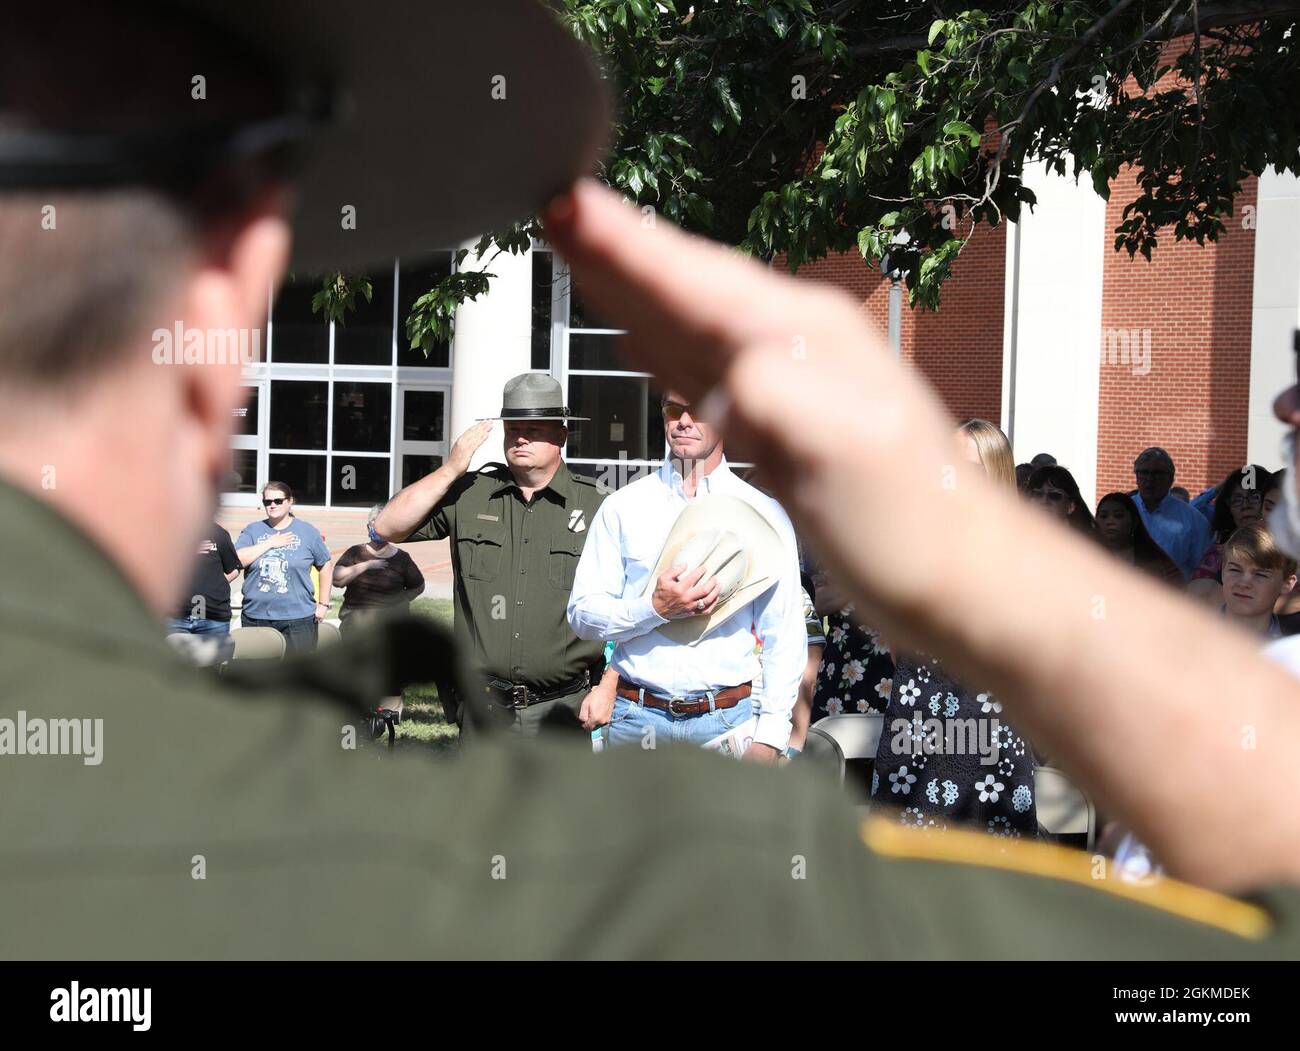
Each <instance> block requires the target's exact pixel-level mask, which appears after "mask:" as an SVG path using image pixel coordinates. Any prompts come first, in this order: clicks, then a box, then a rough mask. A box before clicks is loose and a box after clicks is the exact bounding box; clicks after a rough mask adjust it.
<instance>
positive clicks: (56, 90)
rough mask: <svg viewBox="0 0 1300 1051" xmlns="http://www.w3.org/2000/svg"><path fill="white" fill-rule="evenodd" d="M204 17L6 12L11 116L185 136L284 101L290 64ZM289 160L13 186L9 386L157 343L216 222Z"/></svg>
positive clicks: (71, 0) (2, 281) (4, 347)
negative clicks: (199, 89) (156, 179)
mask: <svg viewBox="0 0 1300 1051" xmlns="http://www.w3.org/2000/svg"><path fill="white" fill-rule="evenodd" d="M195 17H196V16H192V15H189V14H186V13H184V12H180V11H177V10H175V9H173V8H171V7H170V5H158V4H143V3H123V4H112V5H109V4H100V3H94V2H92V0H67V2H65V3H61V4H45V5H27V6H25V7H24V8H22V9H19V10H15V11H13V12H7V13H6V26H5V30H6V43H5V49H6V61H5V62H4V63H0V127H15V128H19V129H22V130H31V131H50V132H55V133H58V132H63V133H75V132H77V131H80V130H87V129H93V130H94V131H96V132H99V133H118V132H121V133H129V132H139V131H140V130H141V129H150V130H151V131H153V130H158V131H162V130H165V129H168V128H174V129H178V130H177V132H176V134H177V135H178V140H177V141H178V146H177V150H178V151H183V150H186V149H188V148H189V147H188V146H187V141H188V140H186V139H185V138H183V137H181V136H182V135H183V132H182V131H181V130H179V129H185V128H193V127H197V126H199V125H200V124H207V123H208V122H212V123H219V122H223V121H234V122H241V121H245V120H252V119H259V118H263V117H265V116H267V115H268V114H271V113H274V112H275V111H276V110H277V109H278V108H280V107H281V106H282V105H283V102H284V97H285V96H284V90H283V88H282V86H281V82H282V75H281V74H279V73H276V72H274V71H273V67H272V66H270V65H269V63H267V62H266V61H265V60H261V59H258V58H257V56H256V52H255V50H254V49H253V48H251V47H249V46H246V45H244V43H243V42H241V41H235V40H232V39H231V38H230V36H229V35H228V34H227V33H224V32H222V31H220V30H217V29H215V28H213V27H210V26H207V25H206V24H197V25H196V22H195ZM51 41H57V43H58V55H59V58H58V63H57V70H56V69H55V67H53V66H51V65H50V63H51V61H52V58H51V56H52V54H53V51H52V47H51ZM109 41H111V46H110V45H109V44H108V42H109ZM124 55H133V56H136V57H135V58H131V59H124V58H123V56H124ZM196 71H201V72H202V74H203V76H204V78H205V80H204V84H205V94H204V96H203V97H202V99H197V98H195V97H194V96H193V95H192V85H191V78H192V77H193V75H194V74H195V72H196ZM194 156H196V157H197V156H201V154H199V153H198V152H197V151H195V153H194ZM283 174H284V173H283V171H282V170H281V169H279V168H278V167H276V168H274V170H272V167H270V166H268V167H264V166H263V162H262V161H261V160H251V161H249V162H248V164H246V165H243V166H240V165H236V166H234V167H232V168H230V169H223V168H219V167H209V166H208V165H207V164H206V163H204V164H202V165H198V164H197V162H196V166H195V168H194V169H193V170H189V169H186V174H185V175H183V176H182V175H177V176H176V177H175V178H174V179H172V180H171V181H170V183H169V184H168V185H167V186H166V187H165V188H164V187H162V186H158V187H153V186H144V185H125V184H123V185H110V186H102V187H96V188H79V187H71V188H69V187H64V186H57V187H56V186H50V187H48V188H45V187H41V186H39V185H37V186H33V187H30V188H23V189H13V190H6V191H4V192H0V387H4V388H8V389H10V390H13V389H14V388H15V387H25V388H28V389H31V390H37V391H39V390H46V391H52V390H56V389H60V388H63V389H70V388H72V387H73V385H74V384H77V383H81V384H87V385H88V384H90V383H93V380H94V379H95V377H96V376H98V375H99V374H100V373H101V372H102V371H103V370H105V369H110V368H113V367H114V366H116V365H117V364H119V363H120V362H121V360H122V356H123V355H124V354H127V353H130V352H132V351H135V350H139V351H140V352H141V353H143V354H148V353H149V351H150V348H151V342H150V340H151V334H152V333H153V332H154V331H155V330H156V329H157V328H160V327H161V328H168V329H170V328H171V327H172V326H173V325H174V324H175V322H176V321H177V320H180V319H177V318H174V317H165V316H163V317H160V316H159V315H160V314H162V313H164V312H166V311H167V309H168V307H169V305H170V300H171V299H172V298H173V297H174V295H176V294H178V293H179V292H180V290H181V289H182V288H183V284H184V280H185V278H186V276H187V274H188V273H189V272H190V271H191V270H192V268H193V266H194V265H196V263H197V262H198V260H199V258H200V255H201V253H202V252H203V251H204V250H205V248H206V245H205V236H206V234H207V232H208V231H209V230H216V229H217V228H218V224H219V223H220V222H221V220H223V219H230V218H233V217H238V216H239V215H241V214H244V213H246V212H247V210H248V209H249V207H250V206H251V205H252V203H253V202H254V201H256V200H257V199H258V198H259V197H260V196H261V195H262V194H263V193H264V192H265V190H266V189H267V187H268V186H269V185H273V184H274V183H276V182H279V181H282V179H281V176H282V175H283Z"/></svg>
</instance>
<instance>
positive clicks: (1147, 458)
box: [168, 374, 1300, 852]
mask: <svg viewBox="0 0 1300 1051" xmlns="http://www.w3.org/2000/svg"><path fill="white" fill-rule="evenodd" d="M661 408H662V413H663V420H664V435H665V441H666V443H667V447H668V450H669V456H668V458H667V459H666V461H665V462H664V464H663V466H662V468H661V469H660V470H658V471H657V472H654V473H653V474H650V475H648V476H646V477H644V478H641V479H638V480H636V481H635V482H634V483H633V484H630V485H628V486H625V487H624V488H623V489H622V490H620V491H618V492H616V493H613V494H609V493H605V492H602V491H601V488H600V486H598V485H593V483H592V481H591V480H590V479H587V478H584V477H582V476H580V475H577V474H571V473H570V472H569V470H568V468H567V465H566V464H565V463H564V460H563V456H562V452H563V448H564V445H565V443H566V441H567V438H568V433H569V428H570V427H571V426H573V425H574V423H575V422H576V421H577V420H578V418H577V417H574V416H573V415H572V414H571V413H570V412H569V410H568V408H567V407H566V406H564V404H563V398H562V392H561V389H560V387H559V384H558V383H556V382H555V381H554V380H552V379H550V378H549V377H544V376H538V375H535V374H525V375H523V376H519V377H516V378H515V379H514V380H512V381H511V382H510V383H509V384H507V386H506V389H505V391H504V393H503V407H502V410H501V415H500V416H499V417H494V418H492V419H489V420H483V421H480V422H479V423H478V424H476V425H475V426H474V427H473V428H471V430H470V431H469V432H468V433H466V434H465V435H464V436H463V437H462V438H461V439H460V440H459V441H457V442H456V444H455V446H454V448H453V453H452V456H451V457H449V459H448V462H447V464H446V465H445V466H443V467H441V468H439V470H437V471H435V472H434V473H433V474H431V475H429V476H428V477H427V478H425V479H422V480H421V481H420V482H417V483H416V484H415V485H413V486H410V487H408V488H407V489H405V490H403V491H402V493H400V494H398V495H397V497H395V498H394V500H393V501H392V502H391V504H390V505H376V506H375V507H374V508H372V509H371V512H370V515H369V517H368V519H367V523H366V526H367V531H368V533H369V539H368V540H367V542H365V543H363V544H358V545H355V546H353V547H350V548H349V549H348V550H347V551H346V552H345V553H344V554H343V555H341V556H340V557H339V558H338V559H337V560H335V559H333V558H332V557H331V556H330V554H329V551H328V549H327V548H326V546H325V544H324V541H323V538H322V536H321V534H320V532H319V531H318V530H317V529H315V528H314V527H313V526H312V525H311V524H310V523H307V522H305V521H303V520H301V519H299V518H298V517H297V516H296V515H295V514H294V512H293V493H292V490H291V489H290V487H289V486H288V485H286V484H284V483H283V482H278V481H274V482H269V483H268V484H267V485H266V486H264V487H263V490H262V503H263V507H264V509H265V512H266V517H265V519H264V520H262V521H260V522H254V523H251V524H250V525H248V526H247V527H245V528H244V529H243V531H242V532H241V533H240V535H239V537H238V539H237V540H235V541H233V542H232V541H231V540H230V537H229V535H228V534H227V533H226V532H225V531H224V530H223V529H222V528H221V527H220V526H219V525H215V524H214V526H213V531H212V534H211V536H210V538H209V539H206V540H205V541H204V542H203V544H202V545H201V546H200V549H199V560H200V565H199V569H198V571H197V573H196V576H195V581H194V584H193V588H192V590H193V592H194V593H193V594H192V595H191V596H190V597H189V598H188V599H187V601H186V604H185V607H184V608H183V609H180V610H178V611H177V614H178V615H177V617H176V618H173V619H171V620H169V622H168V624H169V628H170V629H171V630H173V631H189V632H195V633H211V632H219V631H223V630H228V628H229V620H230V604H229V600H228V590H227V589H228V586H229V581H231V580H233V579H234V577H235V576H236V575H237V573H238V572H239V571H240V570H241V569H242V571H243V573H244V583H243V604H242V608H241V617H242V623H243V625H244V626H250V627H252V626H258V627H269V628H273V629H275V630H277V631H279V632H281V633H282V634H283V635H284V636H285V639H286V642H287V648H288V649H289V650H291V651H292V650H300V649H309V648H312V647H313V646H314V645H315V642H316V632H317V625H318V623H319V622H320V620H321V619H322V618H323V617H325V616H327V615H328V612H329V609H330V605H329V596H330V594H331V588H332V587H338V588H342V589H343V592H344V599H343V603H342V609H341V613H340V619H341V624H342V626H343V628H344V630H345V631H346V630H348V627H349V626H350V625H353V626H354V625H359V624H361V623H364V622H365V621H366V620H367V619H369V618H370V617H371V616H374V615H377V614H381V613H383V612H385V611H392V610H394V609H401V608H405V607H406V606H407V605H408V604H409V603H410V602H411V601H412V600H413V599H414V598H416V597H418V596H419V595H420V594H421V593H422V591H423V589H424V579H423V577H422V575H421V573H420V571H419V569H418V568H417V567H416V565H415V563H414V561H413V560H412V559H411V557H410V556H409V555H408V554H407V553H406V552H405V551H403V550H402V549H401V547H399V546H398V542H401V541H407V540H418V539H425V538H438V537H451V538H452V540H453V544H452V560H453V572H454V578H455V594H456V627H457V632H458V635H459V636H460V638H461V640H462V643H463V644H464V645H465V647H466V653H467V654H468V655H469V657H470V659H469V662H468V666H469V669H470V674H469V678H470V681H471V687H470V690H471V695H472V700H473V701H475V702H477V703H471V704H466V703H464V702H465V701H466V700H467V698H464V697H457V698H455V701H454V703H453V704H451V705H449V706H448V708H447V710H449V711H453V712H457V713H459V714H458V717H459V721H460V726H461V731H462V740H468V739H472V737H473V736H474V734H475V732H477V730H478V729H479V728H480V727H482V726H483V725H488V726H493V727H495V728H498V729H506V730H511V731H515V732H519V733H522V734H523V735H524V736H531V735H534V734H537V733H540V732H541V731H542V730H543V729H548V728H549V729H560V730H562V729H565V728H567V729H570V730H574V729H579V728H580V729H582V730H583V731H585V732H587V733H590V734H591V735H592V737H593V743H594V747H595V748H597V749H598V750H603V749H604V748H605V747H616V746H620V745H633V744H637V743H639V744H641V745H642V746H643V747H647V748H653V747H657V746H658V744H659V743H661V742H665V743H667V742H672V743H689V744H693V745H696V746H704V747H714V746H717V745H718V742H719V741H721V740H723V739H726V738H728V736H730V737H732V738H733V739H734V740H733V744H732V745H730V746H729V747H728V748H727V749H725V750H727V751H738V750H739V751H743V752H744V753H745V754H746V755H747V756H748V757H749V758H750V759H768V760H773V759H776V760H780V761H790V760H793V759H794V758H796V757H797V756H799V754H800V753H801V750H802V749H803V747H804V745H805V742H806V739H807V734H808V729H809V727H810V726H812V725H814V724H815V723H816V722H817V721H818V720H820V719H823V718H826V717H828V716H836V715H877V716H883V717H884V726H885V730H884V732H883V733H882V734H881V735H880V739H879V745H878V749H877V754H876V756H875V762H874V764H873V765H872V776H871V783H870V794H871V797H872V799H873V801H874V802H875V803H877V804H878V805H880V806H884V807H890V808H892V809H893V810H894V811H896V812H897V813H898V815H899V818H900V820H901V821H902V822H903V823H904V824H906V825H910V826H913V827H917V828H925V829H940V830H942V829H946V828H949V827H955V826H963V825H965V826H974V827H977V828H979V829H981V830H983V831H986V832H988V833H991V834H994V835H999V836H1007V837H1016V838H1019V837H1023V836H1030V837H1033V836H1035V835H1037V834H1038V825H1037V818H1036V806H1035V804H1036V800H1035V780H1034V774H1035V769H1036V767H1037V766H1038V765H1039V763H1040V761H1041V760H1042V758H1043V756H1042V753H1041V751H1040V750H1036V749H1035V747H1034V745H1033V743H1032V742H1031V741H1030V740H1029V739H1028V737H1027V736H1026V735H1024V734H1022V733H1021V732H1020V731H1019V729H1018V728H1017V727H1016V726H1015V725H1014V723H1012V722H1011V721H1009V720H1008V719H1007V717H1006V715H1005V714H1004V713H1003V711H1002V705H1001V703H1000V702H999V701H998V700H997V699H996V697H995V696H994V694H993V692H992V691H991V689H990V688H989V687H988V685H987V684H984V683H980V682H969V683H968V682H963V681H962V680H961V679H960V678H959V677H957V676H955V675H954V674H953V673H951V672H950V671H949V670H948V669H947V668H946V667H945V665H944V662H943V661H942V660H940V659H939V658H937V657H935V656H933V655H930V654H926V653H922V652H913V651H908V650H906V649H895V648H894V647H893V646H891V644H890V642H889V641H888V640H887V639H885V638H884V637H882V635H881V633H880V632H879V631H877V630H876V629H875V628H874V627H873V626H872V625H871V624H870V623H869V618H865V619H864V618H862V617H860V616H859V615H858V614H857V612H856V610H855V608H854V605H853V603H851V602H849V601H847V600H846V599H845V598H844V597H843V595H842V593H841V592H840V590H839V589H838V588H837V587H836V584H835V581H834V577H833V574H829V573H827V572H826V571H824V570H823V569H821V568H820V567H818V566H817V565H816V564H815V562H814V560H813V558H812V556H811V555H810V554H809V553H808V552H807V551H806V550H805V548H804V546H803V545H802V544H800V543H799V541H798V539H797V538H796V536H795V534H794V531H793V528H792V527H791V526H790V523H789V520H788V518H787V517H786V516H785V513H784V511H783V510H782V509H781V507H780V505H779V504H778V503H777V502H776V501H775V500H773V499H772V498H771V497H770V496H769V495H767V494H766V493H764V492H763V491H761V490H760V489H758V488H756V487H755V486H753V485H751V484H750V483H748V482H746V481H744V480H742V479H741V478H740V476H739V475H737V474H736V473H734V472H733V471H732V470H731V467H730V465H729V464H728V462H727V460H726V457H725V454H724V449H723V444H722V441H721V438H720V436H719V434H718V432H717V430H716V429H715V428H714V427H713V426H712V425H711V424H710V422H709V421H708V419H707V418H706V416H705V414H704V411H703V410H702V409H701V408H700V407H698V406H693V405H691V404H690V403H688V402H687V401H685V399H684V398H683V397H682V396H681V395H679V394H676V393H673V392H668V393H667V394H665V396H664V397H663V399H662V402H661ZM498 419H499V420H502V421H504V423H505V444H504V461H505V462H503V463H492V464H490V465H489V466H488V467H486V468H484V469H481V470H479V471H473V472H472V471H470V469H469V463H470V460H471V458H472V457H473V456H474V454H475V453H476V451H477V450H478V449H479V448H480V447H481V446H482V444H483V443H484V442H485V441H486V440H487V438H488V436H489V434H490V433H491V429H492V426H493V423H494V422H495V420H498ZM957 438H958V443H959V447H960V448H961V450H962V452H963V455H964V458H965V463H964V464H963V465H962V470H972V469H974V470H978V471H979V472H981V473H982V474H983V475H984V476H985V477H987V479H988V480H989V481H990V482H992V483H993V484H994V486H995V487H997V488H998V489H1000V490H1001V491H1003V492H1004V493H1005V494H1007V495H1008V497H1011V496H1012V494H1018V495H1019V497H1020V498H1022V499H1024V500H1026V501H1027V502H1028V503H1029V504H1030V505H1032V506H1033V507H1035V508H1038V509H1040V510H1041V512H1042V513H1044V514H1045V515H1046V516H1048V517H1049V518H1050V519H1052V520H1054V521H1057V522H1059V524H1060V526H1061V527H1062V528H1064V529H1068V530H1071V531H1073V532H1075V533H1077V534H1079V535H1080V536H1083V537H1085V538H1087V539H1088V540H1089V542H1090V543H1094V544H1096V545H1097V546H1098V548H1099V549H1101V550H1103V551H1105V552H1106V553H1107V554H1109V555H1110V556H1112V557H1114V558H1115V559H1117V560H1119V561H1122V562H1124V563H1127V564H1128V565H1131V566H1132V567H1134V569H1135V570H1137V571H1138V572H1141V573H1143V574H1147V575H1149V576H1151V577H1154V578H1156V579H1157V580H1159V581H1160V582H1161V583H1162V584H1163V585H1165V586H1167V587H1169V588H1170V589H1174V590H1178V591H1184V592H1186V594H1187V596H1188V598H1189V600H1192V601H1198V602H1203V603H1207V604H1209V605H1211V606H1212V607H1213V608H1214V609H1215V610H1216V611H1217V613H1218V615H1219V616H1221V617H1222V618H1223V619H1224V620H1225V621H1230V622H1232V623H1233V624H1234V625H1235V626H1236V627H1238V628H1240V629H1243V630H1244V631H1247V632H1250V633H1252V634H1253V635H1255V636H1256V637H1257V638H1259V639H1261V640H1263V639H1269V638H1277V637H1280V636H1282V635H1287V634H1296V633H1300V609H1297V608H1296V606H1295V598H1293V593H1294V590H1295V584H1296V564H1295V561H1294V560H1293V559H1291V558H1289V557H1288V556H1287V555H1285V554H1284V553H1283V552H1282V551H1281V549H1280V548H1279V547H1278V545H1277V544H1276V543H1275V542H1274V540H1273V538H1272V537H1271V535H1270V533H1269V531H1268V528H1267V526H1266V524H1265V522H1266V519H1267V515H1268V513H1269V512H1270V511H1271V510H1272V509H1273V507H1274V506H1275V505H1276V503H1277V502H1278V500H1279V499H1280V497H1281V491H1282V490H1281V485H1282V481H1283V478H1284V472H1278V473H1277V474H1274V473H1272V472H1269V471H1268V470H1266V469H1264V468H1262V467H1259V466H1257V465H1253V464H1247V465H1244V466H1242V467H1240V468H1238V469H1235V470H1233V471H1232V472H1231V473H1229V474H1228V475H1227V477H1226V478H1224V479H1223V480H1222V482H1220V483H1219V484H1218V485H1216V486H1213V487H1211V488H1208V489H1206V490H1205V491H1203V492H1201V493H1200V494H1199V495H1197V496H1196V497H1195V498H1192V497H1191V496H1190V494H1187V493H1186V491H1185V490H1182V491H1180V490H1178V489H1177V488H1175V487H1174V485H1173V482H1174V478H1175V473H1174V463H1173V460H1172V458H1171V457H1170V455H1169V454H1168V453H1167V452H1166V451H1165V450H1163V449H1160V448H1155V447H1153V448H1149V449H1145V450H1143V451H1142V452H1140V453H1139V454H1138V456H1137V457H1136V459H1135V461H1134V483H1135V484H1134V487H1133V488H1132V489H1131V490H1129V491H1113V492H1108V493H1106V494H1105V495H1104V496H1102V497H1101V499H1100V500H1099V501H1098V502H1097V504H1096V513H1095V514H1094V513H1093V511H1092V509H1091V508H1090V507H1089V502H1088V500H1087V498H1086V497H1085V496H1084V495H1083V494H1082V492H1081V491H1080V489H1079V486H1078V483H1077V482H1076V480H1075V478H1074V475H1073V474H1072V473H1071V472H1070V470H1069V468H1068V467H1066V466H1065V465H1062V464H1060V463H1058V462H1057V461H1056V459H1055V457H1053V456H1052V455H1051V454H1049V453H1040V454H1039V455H1037V456H1035V457H1034V458H1033V460H1032V461H1031V462H1029V463H1022V464H1018V465H1017V464H1015V462H1014V459H1013V456H1012V451H1011V445H1010V443H1009V441H1008V440H1007V438H1006V436H1005V435H1004V434H1003V432H1002V431H1001V430H1000V429H999V428H998V427H997V426H996V425H994V424H992V423H989V422H988V421H986V420H978V419H975V420H968V421H967V422H966V423H964V424H962V425H961V427H960V428H959V429H958V432H957ZM701 496H709V497H713V498H715V499H713V500H712V501H704V502H703V503H697V498H698V497H701ZM728 498H730V499H733V500H738V501H739V503H736V504H734V505H727V504H725V503H719V499H721V500H722V501H725V500H727V499H728ZM688 507H693V508H694V510H692V512H691V515H695V516H696V517H695V519H691V518H690V516H688V515H686V509H687V508H688ZM738 508H748V509H749V511H748V512H738V510H737V509H738ZM538 512H540V514H538ZM697 512H698V514H697ZM738 514H739V517H737V515H738ZM747 514H748V516H749V517H748V518H747V517H746V515H747ZM684 516H685V517H684ZM701 516H704V517H701ZM530 527H533V528H530ZM765 540H766V541H769V542H770V541H772V540H775V541H776V546H771V545H770V544H769V547H768V549H767V552H766V554H764V553H763V544H764V542H765ZM530 544H531V545H532V546H531V547H529V546H528V545H530ZM729 544H730V545H731V547H728V545H729ZM692 551H694V554H692ZM773 552H775V554H774V553H773ZM670 556H671V557H670ZM743 559H748V560H749V562H750V563H759V562H763V561H764V559H766V564H764V565H760V566H757V567H756V568H753V569H752V570H750V571H748V572H749V576H748V577H744V576H742V575H735V579H730V580H728V579H727V575H728V567H729V566H732V567H734V566H736V565H739V564H740V562H741V560H743ZM710 560H712V561H710ZM529 570H532V572H533V574H534V576H533V578H532V581H531V583H530V582H529V581H528V580H527V575H528V572H529ZM521 577H522V578H525V579H524V580H523V581H520V580H519V578H521ZM759 585H763V586H759ZM747 588H748V590H746V589H747ZM223 595H224V596H225V597H224V598H223ZM659 629H663V630H659ZM480 684H481V694H480V690H479V689H478V687H480ZM443 688H445V689H449V688H450V687H448V686H447V685H446V684H444V687H443ZM735 741H739V742H740V744H739V747H737V745H736V744H735V743H734V742H735ZM1103 840H1104V841H1105V842H1107V843H1110V844H1112V845H1113V846H1114V847H1115V848H1116V849H1120V848H1122V849H1125V850H1127V851H1129V852H1132V851H1133V850H1134V849H1136V848H1138V847H1140V844H1136V843H1133V842H1128V843H1126V842H1125V841H1124V832H1123V830H1122V829H1120V828H1112V829H1111V830H1110V831H1109V833H1108V834H1107V835H1106V836H1104V837H1103Z"/></svg>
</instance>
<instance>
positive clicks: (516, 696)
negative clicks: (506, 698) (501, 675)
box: [510, 683, 528, 711]
mask: <svg viewBox="0 0 1300 1051" xmlns="http://www.w3.org/2000/svg"><path fill="white" fill-rule="evenodd" d="M510 699H511V702H510V703H511V705H512V706H513V707H514V709H515V711H520V710H521V709H524V708H527V707H528V687H527V686H518V685H515V684H513V683H512V684H511V686H510Z"/></svg>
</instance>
